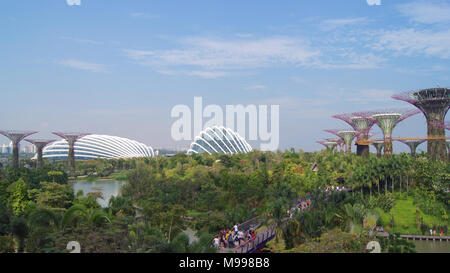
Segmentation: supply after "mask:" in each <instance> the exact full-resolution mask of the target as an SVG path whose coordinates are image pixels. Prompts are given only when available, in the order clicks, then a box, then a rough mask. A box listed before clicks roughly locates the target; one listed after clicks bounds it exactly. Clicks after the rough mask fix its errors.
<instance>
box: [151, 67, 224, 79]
mask: <svg viewBox="0 0 450 273" xmlns="http://www.w3.org/2000/svg"><path fill="white" fill-rule="evenodd" d="M156 72H158V73H159V74H162V75H169V76H174V75H187V76H198V77H201V78H205V79H215V78H220V77H224V76H227V75H228V73H227V72H223V71H201V70H196V71H184V70H167V69H160V70H157V71H156Z"/></svg>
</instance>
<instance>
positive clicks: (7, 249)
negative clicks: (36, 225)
mask: <svg viewBox="0 0 450 273" xmlns="http://www.w3.org/2000/svg"><path fill="white" fill-rule="evenodd" d="M14 252H15V250H14V239H13V237H12V236H0V253H14Z"/></svg>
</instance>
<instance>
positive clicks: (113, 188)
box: [69, 180, 126, 208]
mask: <svg viewBox="0 0 450 273" xmlns="http://www.w3.org/2000/svg"><path fill="white" fill-rule="evenodd" d="M69 183H70V184H71V185H72V187H73V192H74V194H77V192H78V191H79V190H82V191H83V193H84V196H86V195H87V194H88V193H90V192H101V193H102V194H103V199H100V198H97V202H98V203H99V204H100V206H102V208H106V207H108V204H109V199H111V197H112V196H118V195H119V194H120V189H121V188H122V186H123V185H124V184H125V183H126V182H125V181H117V180H96V181H87V180H74V181H71V182H69Z"/></svg>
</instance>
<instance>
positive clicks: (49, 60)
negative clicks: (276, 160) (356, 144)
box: [0, 0, 450, 153]
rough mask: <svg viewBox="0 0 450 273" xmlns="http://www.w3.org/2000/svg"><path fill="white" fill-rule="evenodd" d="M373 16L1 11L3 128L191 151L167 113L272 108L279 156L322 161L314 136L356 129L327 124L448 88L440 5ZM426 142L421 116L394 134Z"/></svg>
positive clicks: (157, 6)
mask: <svg viewBox="0 0 450 273" xmlns="http://www.w3.org/2000/svg"><path fill="white" fill-rule="evenodd" d="M369 2H370V1H366V0H352V1H346V3H345V5H344V4H342V3H339V2H338V1H331V0H330V1H314V2H302V3H299V2H298V1H286V2H284V3H283V5H279V4H278V5H277V3H271V2H269V1H258V2H257V3H256V2H246V3H241V2H239V1H227V2H224V1H197V2H194V3H184V2H175V1H167V2H165V3H148V1H133V2H132V3H130V1H92V0H83V1H78V2H77V1H71V2H70V4H69V2H67V1H66V0H58V1H45V0H44V1H33V2H30V1H5V3H3V6H2V10H1V11H0V21H1V24H0V34H2V36H3V37H4V38H5V41H4V43H2V44H0V58H1V59H2V63H1V64H0V80H1V81H2V102H3V104H2V107H1V108H0V115H1V116H2V117H3V118H2V124H1V126H0V127H1V129H14V130H20V129H27V130H28V129H29V130H36V131H39V132H40V133H39V134H37V135H38V136H39V137H44V138H45V137H51V132H52V131H54V130H63V131H82V132H85V131H86V132H91V133H95V134H107V135H114V136H120V137H126V138H130V139H134V140H137V141H140V142H142V143H145V144H146V145H148V146H152V147H161V148H163V147H189V144H190V143H191V142H190V141H181V142H175V141H174V140H173V139H172V138H171V135H170V129H171V125H172V123H173V122H174V121H175V120H176V119H174V118H171V116H170V111H171V109H172V107H174V106H175V105H177V104H185V105H189V106H193V100H194V97H195V96H201V97H203V100H204V102H205V104H217V105H219V106H222V107H224V106H225V105H226V104H234V105H237V104H242V105H250V104H254V105H260V104H266V105H267V104H277V105H280V126H279V127H280V133H279V134H280V146H279V149H281V150H284V149H289V148H291V147H294V148H295V149H296V150H298V149H303V150H304V151H315V150H319V149H323V147H321V145H320V144H318V143H316V141H317V140H320V139H324V138H327V137H331V136H332V135H329V134H326V133H324V132H323V129H328V128H340V129H350V128H351V127H350V126H348V125H347V124H346V123H345V122H343V121H340V120H337V119H334V118H332V116H333V115H337V114H342V113H348V112H359V111H367V110H374V109H382V108H392V107H400V108H404V107H410V106H409V105H408V104H407V103H405V102H401V101H396V100H394V99H392V98H391V96H392V95H393V94H396V93H399V92H402V91H409V90H417V89H421V88H430V87H436V86H438V85H439V86H441V87H448V86H450V76H449V75H448V72H449V71H450V66H449V59H450V38H449V37H450V31H449V26H450V3H449V1H395V2H394V1H381V5H376V4H375V5H370V4H369ZM205 120H206V119H205ZM373 132H375V133H378V135H377V136H375V138H382V133H381V130H380V129H379V128H378V127H377V126H374V129H373ZM426 135H427V129H426V120H425V117H424V116H423V115H422V114H419V115H416V116H413V117H411V118H409V119H407V120H405V121H404V122H402V123H400V124H399V125H398V126H397V127H396V129H395V130H394V132H393V136H426ZM244 138H246V137H244ZM246 139H247V138H246ZM249 143H250V145H252V146H253V147H259V145H256V144H257V143H258V142H252V141H249ZM1 144H9V140H7V139H6V138H5V137H3V136H1V137H0V145H1ZM370 149H371V152H375V151H376V150H375V148H374V147H371V148H370ZM353 150H355V148H353ZM400 151H401V152H409V148H408V147H407V146H406V145H404V144H403V143H400V142H394V152H400ZM420 151H426V145H424V144H422V145H421V146H419V148H418V150H417V152H419V153H420Z"/></svg>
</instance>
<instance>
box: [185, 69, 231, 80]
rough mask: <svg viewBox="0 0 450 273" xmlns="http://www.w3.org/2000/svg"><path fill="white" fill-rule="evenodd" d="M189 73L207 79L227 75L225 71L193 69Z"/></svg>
mask: <svg viewBox="0 0 450 273" xmlns="http://www.w3.org/2000/svg"><path fill="white" fill-rule="evenodd" d="M187 75H191V76H199V77H202V78H206V79H215V78H219V77H224V76H226V75H227V73H225V72H217V71H191V72H188V73H187Z"/></svg>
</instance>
